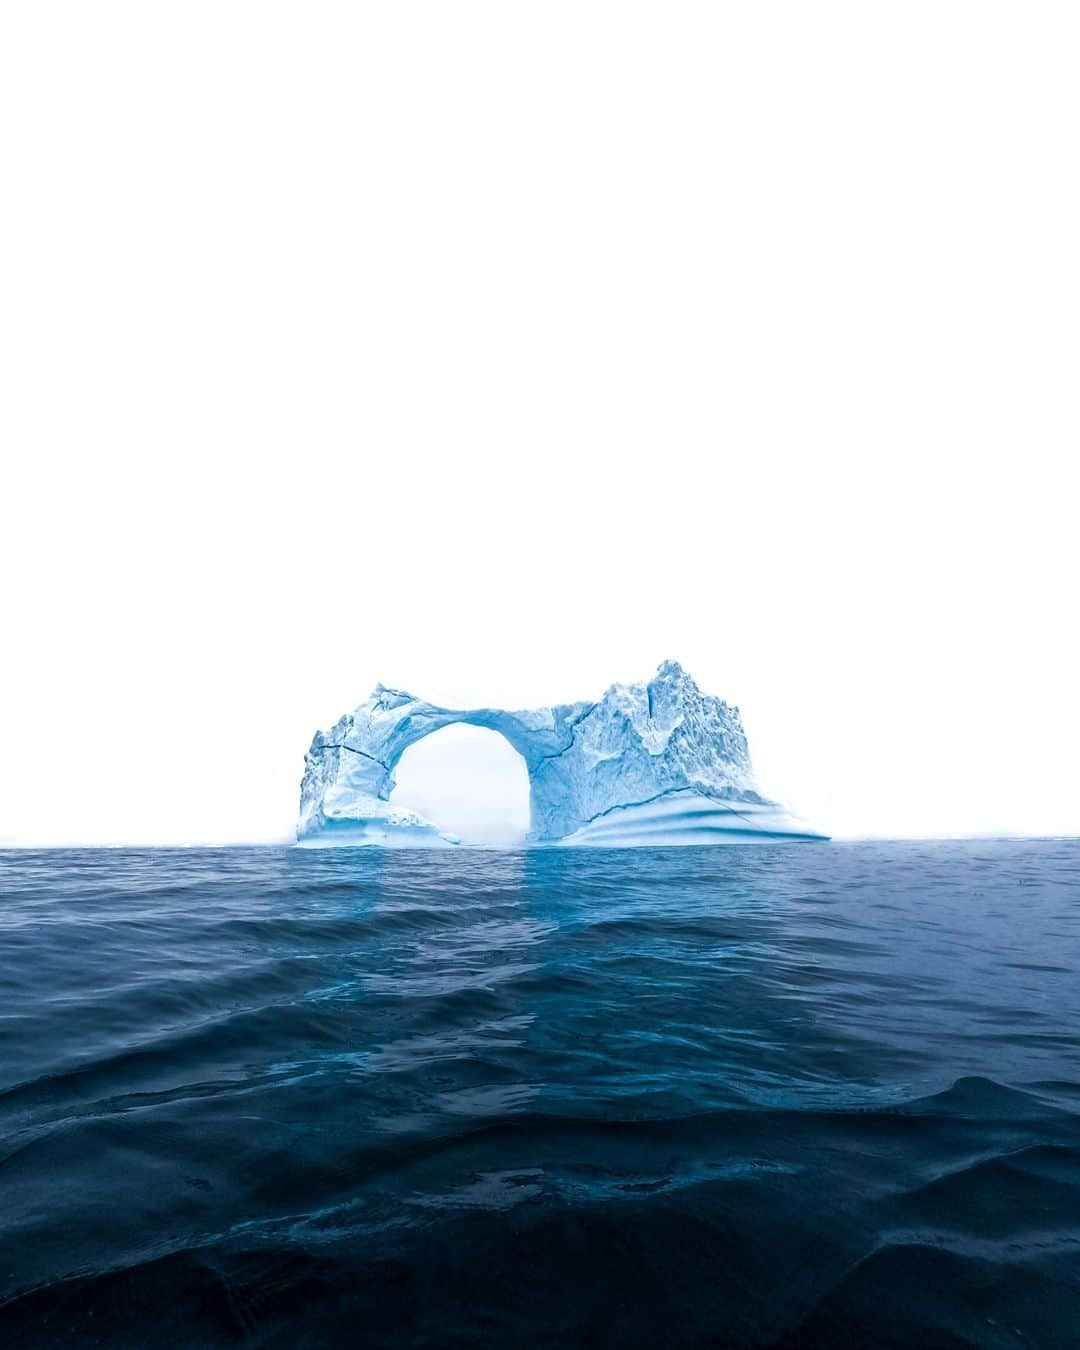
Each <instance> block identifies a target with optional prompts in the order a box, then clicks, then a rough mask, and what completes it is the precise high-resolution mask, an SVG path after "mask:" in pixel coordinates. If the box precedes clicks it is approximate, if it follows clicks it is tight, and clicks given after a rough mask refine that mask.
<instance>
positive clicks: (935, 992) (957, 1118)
mask: <svg viewBox="0 0 1080 1350" xmlns="http://www.w3.org/2000/svg"><path fill="white" fill-rule="evenodd" d="M0 891H2V893H3V900H2V903H0V1342H2V1343H3V1344H5V1345H7V1346H18V1345H51V1344H65V1345H70V1344H81V1343H100V1344H105V1345H131V1346H145V1345H148V1344H154V1343H157V1342H160V1341H168V1342H171V1343H172V1344H173V1345H216V1344H230V1343H250V1344H253V1345H283V1346H284V1345H288V1346H304V1345H323V1344H329V1343H332V1344H350V1343H355V1344H366V1345H375V1346H381V1345H391V1346H396V1345H455V1344H457V1345H465V1344H485V1345H491V1344H510V1343H514V1344H516V1343H521V1344H530V1345H548V1346H562V1345H568V1344H576V1343H583V1342H587V1343H589V1344H594V1345H634V1346H636V1345H643V1346H644V1345H648V1346H658V1345H699V1344H713V1345H724V1344H734V1345H782V1346H822V1347H825V1346H829V1347H832V1346H837V1345H911V1346H916V1345H917V1346H928V1347H932V1346H950V1347H951V1346H963V1345H986V1346H1009V1347H1016V1346H1029V1347H1030V1346H1072V1345H1075V1344H1076V1343H1077V1337H1078V1334H1080V1333H1078V1326H1080V843H1078V842H1053V841H1046V842H1023V843H1012V842H988V843H978V844H847V845H845V844H831V845H818V846H813V845H810V846H790V845H789V846H776V847H754V848H726V849H723V848H717V849H709V850H699V849H673V850H656V851H632V852H602V851H585V850H583V851H578V852H570V851H566V852H558V851H550V852H543V851H534V852H520V853H482V852H469V853H460V854H455V853H445V854H443V853H373V852H362V851H355V852H348V851H336V850H335V851H327V852H305V851H296V850H286V849H281V850H277V849H249V850H239V849H238V850H207V851H103V852H92V851H69V852H41V853H7V854H2V855H0Z"/></svg>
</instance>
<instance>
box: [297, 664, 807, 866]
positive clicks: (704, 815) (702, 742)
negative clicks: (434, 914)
mask: <svg viewBox="0 0 1080 1350" xmlns="http://www.w3.org/2000/svg"><path fill="white" fill-rule="evenodd" d="M455 722H464V723H467V724H470V725H472V726H479V727H487V728H489V729H490V730H492V731H497V732H500V733H501V734H502V735H503V736H505V737H506V739H507V740H508V741H509V742H510V744H511V745H512V746H513V747H514V749H515V750H517V751H518V753H519V754H520V755H521V756H522V758H523V759H524V761H525V765H526V768H527V769H528V773H529V783H530V794H531V795H530V804H531V811H532V828H531V831H530V834H529V842H530V843H533V844H545V845H552V844H555V845H572V844H597V845H599V844H606V845H616V846H626V845H634V844H674V843H695V844H696V843H723V842H730V841H734V840H745V839H754V838H759V839H760V838H772V839H776V838H802V839H807V838H820V837H821V836H819V835H816V834H815V832H814V831H813V830H811V829H810V828H809V827H807V826H806V825H804V824H802V823H801V822H799V821H797V820H795V819H794V818H792V817H791V816H789V815H788V814H787V813H786V812H785V811H784V810H783V808H782V807H780V806H778V805H777V804H776V803H775V802H770V801H768V800H767V799H766V798H764V797H762V796H761V795H760V793H759V792H758V791H757V788H756V786H755V784H754V775H753V770H752V768H751V766H750V756H749V752H748V749H747V744H746V736H745V734H744V732H743V729H742V722H741V720H740V718H739V710H738V708H732V707H729V705H728V704H726V703H724V702H723V700H721V699H718V698H713V697H711V696H710V695H708V694H703V693H702V692H701V690H700V689H699V688H698V687H697V685H696V684H695V683H694V681H693V680H692V679H691V678H690V676H689V675H688V674H687V673H686V672H685V671H684V670H683V669H682V667H681V666H680V665H679V664H678V662H676V661H665V662H664V664H663V665H661V666H660V668H659V669H658V670H657V672H656V675H655V676H654V677H653V678H652V679H651V680H650V681H649V682H648V683H647V684H630V685H624V684H615V685H612V686H611V688H610V689H609V690H608V691H607V693H606V694H605V695H604V696H603V698H602V699H600V701H599V702H597V703H571V704H562V705H559V706H556V707H551V708H537V709H535V710H532V711H529V712H505V711H503V710H502V709H499V708H469V709H453V708H441V707H438V706H436V705H435V704H432V703H427V702H426V701H425V700H423V699H419V698H415V697H414V696H413V695H412V694H406V693H403V692H402V691H401V690H399V689H387V688H385V687H384V686H383V685H378V686H377V687H376V689H375V691H374V693H373V694H372V695H371V696H370V698H368V699H367V700H366V701H365V702H364V703H361V704H360V706H359V707H358V708H357V709H356V711H355V712H352V713H347V714H346V715H345V716H344V717H342V718H341V720H340V721H339V722H338V723H337V725H336V726H334V727H332V728H331V729H330V730H329V731H325V732H322V731H320V732H318V733H317V734H316V736H315V739H314V740H313V741H312V743H311V749H310V750H309V751H308V754H307V760H306V769H305V772H304V780H303V784H302V786H301V791H300V822H299V825H298V827H297V841H298V842H299V843H301V844H308V845H311V844H315V845H319V844H322V845H327V844H329V845H333V844H381V845H386V846H405V847H412V848H416V847H448V846H450V847H452V846H454V845H456V844H457V842H458V841H457V840H456V839H455V838H454V837H453V836H452V835H447V834H445V833H443V832H442V831H441V830H440V829H439V828H438V826H437V825H435V824H434V823H433V822H432V821H429V820H425V819H424V818H423V817H422V816H419V815H416V814H415V813H414V812H411V811H404V810H401V809H400V808H398V807H395V806H393V805H391V803H390V801H389V800H388V799H389V797H390V793H391V792H392V791H393V789H394V786H395V780H394V768H395V766H396V765H397V763H398V761H399V760H400V758H401V756H402V754H403V753H404V752H405V750H406V749H407V748H408V747H409V746H410V745H412V744H414V743H415V742H416V741H418V740H421V739H422V738H423V737H424V736H427V735H429V734H430V733H431V732H433V731H438V730H439V729H440V728H441V727H445V726H450V725H451V724H452V723H455Z"/></svg>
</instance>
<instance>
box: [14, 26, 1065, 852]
mask: <svg viewBox="0 0 1080 1350" xmlns="http://www.w3.org/2000/svg"><path fill="white" fill-rule="evenodd" d="M1078 37H1080V12H1078V11H1077V9H1076V7H1075V6H1074V5H1072V4H1035V5H1020V4H996V3H985V2H982V3H970V4H968V3H940V0H939V2H938V3H932V4H928V3H909V4H905V5H893V6H884V7H883V6H878V5H866V4H864V3H850V4H834V3H821V4H811V5H807V4H803V3H797V4H769V5H745V6H743V5H726V4H715V3H710V4H702V5H695V4H679V3H675V4H651V5H636V4H625V3H620V4H612V5H607V4H590V3H580V2H578V3H573V4H560V3H549V4H545V5H528V6H526V5H517V4H506V3H503V2H500V3H491V4H472V3H461V4H442V3H432V4H423V3H416V4H409V5H367V4H340V5H339V4H318V5H299V4H288V5H285V4H275V3H258V4H245V3H233V4H226V5H223V4H220V3H216V2H215V3H188V4H185V5H170V6H163V5H147V4H144V3H131V4H116V3H108V2H107V0H106V2H104V3H100V4H94V5H87V4H82V3H75V4H48V5H44V4H20V3H16V4H12V5H8V6H6V7H5V8H4V11H3V16H2V18H0V137H2V139H3V146H2V149H3V178H4V186H5V199H6V205H5V209H4V212H3V214H2V217H0V235H2V242H3V247H2V249H0V296H2V299H0V342H2V347H3V350H2V359H3V371H4V386H5V390H4V394H3V397H2V399H0V445H2V447H3V457H4V476H3V484H4V488H3V492H2V494H0V513H2V514H0V552H2V564H3V578H4V587H3V618H4V622H3V630H2V631H3V644H2V646H3V653H4V655H3V661H2V667H0V668H2V670H3V696H2V698H0V839H4V840H7V841H9V842H67V841H90V842H118V841H144V842H167V841H197V840H222V841H224V840H255V839H281V838H286V837H288V836H289V834H290V832H291V829H292V826H293V824H294V821H295V815H296V807H297V798H298V787H299V780H300V774H301V771H302V767H303V755H304V751H305V749H306V747H307V745H308V743H309V741H310V738H311V735H312V733H313V732H314V731H315V729H316V728H317V727H320V726H325V725H329V724H330V723H331V722H333V721H334V720H335V719H336V718H337V716H338V715H339V714H340V713H341V712H343V711H345V710H346V709H347V708H350V707H352V706H353V705H355V704H356V703H357V702H359V701H360V700H361V699H362V698H363V697H364V696H365V695H366V694H367V693H368V691H369V689H370V687H371V686H372V684H373V683H374V682H375V681H376V680H377V679H382V680H384V681H386V682H387V683H390V684H395V685H398V686H402V687H406V688H409V689H412V690H414V691H415V692H417V693H420V694H423V695H426V696H428V697H431V698H437V699H443V700H446V701H453V702H457V703H470V702H473V703H488V702H499V703H503V704H505V705H509V706H529V705H533V704H537V703H544V702H550V701H557V700H570V699H576V698H586V697H590V696H598V695H599V694H600V693H601V692H602V691H603V689H604V688H605V687H606V685H607V684H609V683H610V682H611V681H613V680H616V679H618V680H632V679H638V678H643V677H645V676H647V675H649V674H650V673H651V672H652V670H653V669H654V668H655V666H656V664H657V662H658V661H660V660H661V659H663V658H665V657H674V658H677V659H678V660H680V661H681V662H682V663H683V664H684V665H685V666H686V667H687V669H689V670H690V671H691V672H692V673H693V674H694V676H695V677H696V678H697V679H698V681H699V682H700V683H701V685H702V686H703V687H704V688H705V689H706V690H708V691H709V692H712V693H716V694H720V695H722V696H723V697H725V698H727V699H728V700H729V701H732V702H735V703H738V704H739V705H740V707H741V708H742V711H743V715H744V719H745V723H746V727H747V731H748V734H749V737H750V746H751V752H752V755H753V757H754V760H755V763H756V765H757V767H758V770H759V774H760V777H761V780H762V784H763V786H764V787H765V788H766V790H769V791H772V792H774V793H775V794H777V795H779V796H781V797H782V798H783V799H784V800H785V801H787V802H788V803H790V804H791V805H792V806H793V807H794V808H795V809H796V810H798V811H800V812H801V813H802V814H803V815H805V816H808V817H810V818H811V819H813V820H816V821H817V822H819V823H820V824H822V825H823V826H824V827H825V828H827V829H831V830H832V831H833V832H835V833H837V834H860V833H876V834H886V835H890V834H920V833H931V834H956V833H964V832H986V831H997V832H1034V833H1063V832H1076V831H1077V830H1078V829H1080V789H1078V787H1077V771H1076V766H1077V763H1078V762H1080V717H1078V714H1077V708H1076V699H1077V684H1078V680H1077V637H1076V628H1077V621H1076V608H1077V602H1076V590H1077V581H1078V575H1080V568H1078V565H1077V564H1078V545H1077V532H1076V516H1077V501H1078V497H1077V491H1076V489H1077V468H1076V463H1077V452H1078V443H1080V437H1078V432H1080V401H1078V396H1077V372H1078V369H1080V350H1078V347H1080V339H1078V332H1080V329H1078V324H1077V316H1078V314H1080V249H1078V247H1077V240H1078V239H1080V187H1078V184H1080V178H1078V175H1077V172H1076V165H1077V161H1078V151H1080V147H1078V144H1077V141H1078V130H1080V82H1078V81H1077V78H1076V70H1077V63H1078V59H1080V44H1078Z"/></svg>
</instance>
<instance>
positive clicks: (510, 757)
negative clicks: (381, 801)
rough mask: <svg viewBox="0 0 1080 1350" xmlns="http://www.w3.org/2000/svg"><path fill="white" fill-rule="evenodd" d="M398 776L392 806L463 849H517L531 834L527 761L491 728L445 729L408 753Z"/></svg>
mask: <svg viewBox="0 0 1080 1350" xmlns="http://www.w3.org/2000/svg"><path fill="white" fill-rule="evenodd" d="M394 776H395V778H396V779H397V787H395V788H394V790H393V791H392V792H391V794H390V804H391V806H397V807H404V808H405V809H406V810H412V811H415V812H417V813H418V814H420V815H421V816H423V817H424V818H425V819H427V820H430V821H433V822H434V823H436V824H437V825H438V826H439V828H440V829H442V830H443V831H445V832H447V833H449V834H453V835H455V836H456V837H457V838H459V839H460V840H461V841H462V843H466V844H473V845H478V846H481V847H489V848H514V847H517V846H519V845H520V844H522V843H523V842H524V839H525V836H526V835H527V834H528V832H529V774H528V771H527V770H526V768H525V761H524V760H523V759H522V758H521V756H520V755H519V754H518V752H517V751H516V750H514V749H513V748H512V746H511V745H510V742H509V741H508V740H506V738H505V737H504V736H501V735H499V733H498V732H496V731H491V730H489V729H488V728H487V727H474V726H468V725H466V724H464V723H461V722H456V723H454V724H453V725H452V726H448V727H440V729H439V730H438V731H433V732H431V734H430V735H427V736H424V737H423V738H422V739H421V740H419V741H414V742H413V743H412V745H410V746H409V747H408V749H406V751H405V753H404V754H403V755H402V756H401V759H400V760H399V761H398V763H397V765H396V767H395V769H394Z"/></svg>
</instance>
